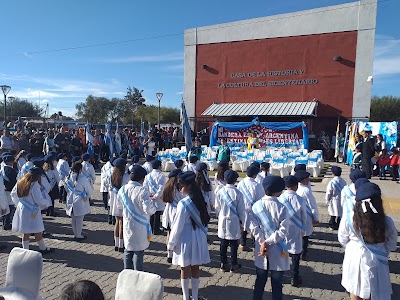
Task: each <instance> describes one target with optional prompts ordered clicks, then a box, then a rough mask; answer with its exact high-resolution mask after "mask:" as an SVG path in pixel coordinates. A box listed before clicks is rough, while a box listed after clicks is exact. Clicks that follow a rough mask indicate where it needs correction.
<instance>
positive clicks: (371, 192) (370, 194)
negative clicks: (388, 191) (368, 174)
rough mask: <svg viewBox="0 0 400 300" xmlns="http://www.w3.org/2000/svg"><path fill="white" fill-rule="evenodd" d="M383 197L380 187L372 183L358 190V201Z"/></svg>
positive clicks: (361, 186)
mask: <svg viewBox="0 0 400 300" xmlns="http://www.w3.org/2000/svg"><path fill="white" fill-rule="evenodd" d="M381 195H382V193H381V189H380V188H379V186H378V185H377V184H375V183H372V182H366V183H364V184H362V185H360V187H359V188H358V190H357V193H356V201H362V200H365V199H373V198H380V197H381Z"/></svg>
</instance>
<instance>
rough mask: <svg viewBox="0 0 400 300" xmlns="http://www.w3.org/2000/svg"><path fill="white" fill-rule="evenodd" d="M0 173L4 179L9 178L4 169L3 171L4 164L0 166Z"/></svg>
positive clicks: (7, 179)
mask: <svg viewBox="0 0 400 300" xmlns="http://www.w3.org/2000/svg"><path fill="white" fill-rule="evenodd" d="M0 173H1V176H3V178H4V179H5V180H6V181H10V179H9V178H8V176H7V175H6V171H4V166H3V167H2V168H1V170H0Z"/></svg>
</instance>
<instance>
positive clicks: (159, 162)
mask: <svg viewBox="0 0 400 300" xmlns="http://www.w3.org/2000/svg"><path fill="white" fill-rule="evenodd" d="M151 166H152V167H153V169H158V168H159V167H160V166H161V161H159V160H158V159H155V160H153V161H152V162H151Z"/></svg>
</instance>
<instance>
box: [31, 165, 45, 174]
mask: <svg viewBox="0 0 400 300" xmlns="http://www.w3.org/2000/svg"><path fill="white" fill-rule="evenodd" d="M29 173H31V174H33V175H42V174H43V170H42V169H41V168H38V167H32V168H31V169H30V170H29Z"/></svg>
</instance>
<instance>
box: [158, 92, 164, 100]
mask: <svg viewBox="0 0 400 300" xmlns="http://www.w3.org/2000/svg"><path fill="white" fill-rule="evenodd" d="M163 95H164V94H163V93H156V97H157V99H158V101H160V100H161V98H162V96H163Z"/></svg>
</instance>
